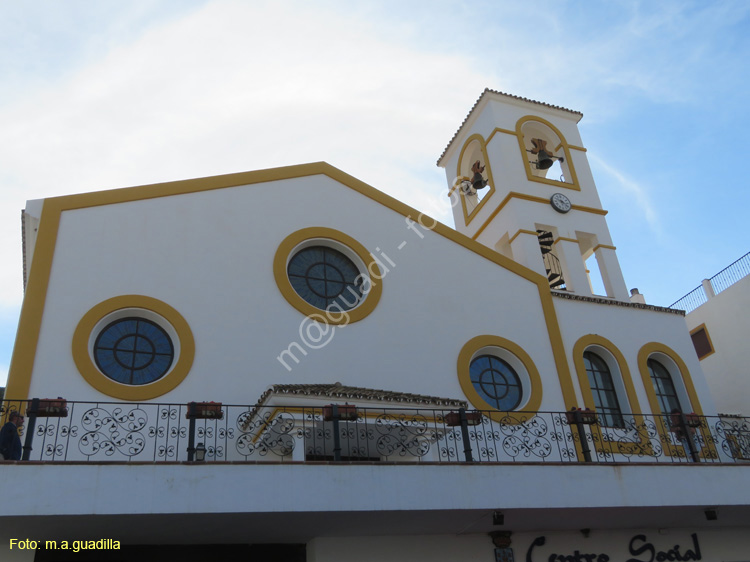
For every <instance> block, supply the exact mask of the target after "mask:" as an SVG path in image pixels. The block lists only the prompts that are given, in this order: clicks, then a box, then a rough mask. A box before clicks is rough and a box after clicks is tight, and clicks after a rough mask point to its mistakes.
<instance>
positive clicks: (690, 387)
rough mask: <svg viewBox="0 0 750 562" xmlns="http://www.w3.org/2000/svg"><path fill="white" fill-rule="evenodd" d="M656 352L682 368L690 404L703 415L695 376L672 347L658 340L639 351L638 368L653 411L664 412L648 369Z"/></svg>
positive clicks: (681, 372)
mask: <svg viewBox="0 0 750 562" xmlns="http://www.w3.org/2000/svg"><path fill="white" fill-rule="evenodd" d="M654 353H663V354H664V355H666V356H667V357H669V358H670V359H671V360H672V361H674V362H675V364H676V365H677V368H678V369H679V370H680V375H681V376H682V383H683V384H684V385H685V391H686V392H687V395H688V398H689V399H690V406H691V407H692V408H693V412H695V413H696V414H698V415H701V416H702V415H703V408H701V404H700V400H698V393H697V392H696V391H695V385H694V384H693V378H692V377H691V376H690V371H688V368H687V365H686V364H685V362H684V361H683V360H682V358H681V357H680V356H679V355H678V354H677V352H675V351H674V350H673V349H672V348H671V347H668V346H666V345H664V344H663V343H658V342H650V343H647V344H646V345H644V346H643V347H642V348H641V349H640V351H639V352H638V370H639V371H640V372H641V379H642V380H643V386H644V387H645V388H646V395H647V396H648V404H649V406H650V407H651V413H652V414H654V415H657V416H658V415H661V413H662V412H661V408H660V407H659V400H658V398H657V397H656V393H655V392H654V385H653V383H652V382H651V374H650V373H649V371H648V359H649V357H651V355H653V354H654ZM686 413H687V412H686Z"/></svg>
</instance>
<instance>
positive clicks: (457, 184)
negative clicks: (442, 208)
mask: <svg viewBox="0 0 750 562" xmlns="http://www.w3.org/2000/svg"><path fill="white" fill-rule="evenodd" d="M464 181H471V180H470V179H469V178H467V177H466V176H458V177H457V178H456V181H455V182H454V184H453V187H451V188H450V189H449V190H448V197H450V196H451V195H453V192H454V191H456V190H457V189H458V187H459V186H460V185H461V182H464Z"/></svg>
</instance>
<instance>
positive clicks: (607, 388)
mask: <svg viewBox="0 0 750 562" xmlns="http://www.w3.org/2000/svg"><path fill="white" fill-rule="evenodd" d="M583 364H584V366H585V367H586V374H587V375H588V379H589V386H590V387H591V394H592V395H593V397H594V406H595V407H596V410H597V412H598V413H599V419H600V421H601V424H602V425H603V426H605V427H624V425H625V423H624V421H623V419H622V410H621V409H620V401H619V400H618V399H617V392H616V390H615V385H614V383H613V381H612V373H610V371H609V367H608V366H607V364H606V363H605V362H604V360H603V359H602V358H601V357H599V356H598V355H596V354H595V353H591V352H590V351H586V352H585V353H584V354H583Z"/></svg>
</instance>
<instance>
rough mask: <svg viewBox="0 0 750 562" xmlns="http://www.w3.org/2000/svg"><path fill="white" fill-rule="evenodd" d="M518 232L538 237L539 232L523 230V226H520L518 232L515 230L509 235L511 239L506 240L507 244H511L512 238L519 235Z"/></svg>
mask: <svg viewBox="0 0 750 562" xmlns="http://www.w3.org/2000/svg"><path fill="white" fill-rule="evenodd" d="M519 234H531V235H532V236H536V237H539V233H538V232H534V231H533V230H524V229H523V228H521V229H519V230H518V232H516V233H515V234H514V235H513V236H512V237H511V239H510V240H508V244H512V243H513V240H515V239H516V238H518V235H519Z"/></svg>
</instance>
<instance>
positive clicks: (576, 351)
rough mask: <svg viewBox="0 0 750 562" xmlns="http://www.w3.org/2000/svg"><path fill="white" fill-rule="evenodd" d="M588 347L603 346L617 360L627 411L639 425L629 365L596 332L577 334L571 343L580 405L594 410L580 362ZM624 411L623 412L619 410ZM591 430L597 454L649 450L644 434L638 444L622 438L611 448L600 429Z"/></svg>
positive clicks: (583, 366)
mask: <svg viewBox="0 0 750 562" xmlns="http://www.w3.org/2000/svg"><path fill="white" fill-rule="evenodd" d="M592 346H599V347H603V348H604V349H606V350H607V351H609V352H610V353H611V354H612V356H613V357H614V358H615V361H617V366H618V368H619V369H620V375H621V377H622V383H623V386H625V394H626V395H627V397H628V405H629V406H630V413H631V414H632V416H633V418H634V420H635V423H636V425H638V426H642V425H643V416H642V415H641V405H640V403H639V402H638V395H637V394H636V391H635V384H633V377H632V376H631V374H630V368H629V367H628V362H627V361H626V359H625V356H624V355H623V354H622V352H621V351H620V350H619V349H618V348H617V346H616V345H615V344H614V343H612V342H611V341H609V340H608V339H607V338H604V337H602V336H599V335H597V334H587V335H585V336H583V337H581V338H580V339H579V340H578V341H577V342H576V343H575V345H574V346H573V363H574V364H575V368H576V374H577V375H578V385H579V387H580V389H581V395H582V396H583V405H584V407H586V408H589V409H590V410H595V409H596V407H595V405H594V395H593V393H592V392H591V386H590V385H589V378H588V375H587V373H586V365H585V363H584V362H583V353H584V352H585V351H586V350H587V349H588V348H589V347H592ZM623 414H626V412H623ZM591 430H592V431H596V432H598V435H597V436H596V437H597V439H595V440H594V443H595V444H596V447H597V450H599V452H600V453H614V454H616V453H618V452H622V453H630V454H633V453H635V452H646V451H649V450H650V449H651V447H650V446H649V444H648V439H646V438H645V437H644V438H642V439H641V442H640V444H636V443H628V442H626V441H620V442H618V445H617V447H615V448H614V450H613V448H612V447H611V446H609V445H608V443H609V441H606V440H605V439H604V436H603V435H602V430H601V428H600V427H599V426H598V425H596V426H592V428H591Z"/></svg>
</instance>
